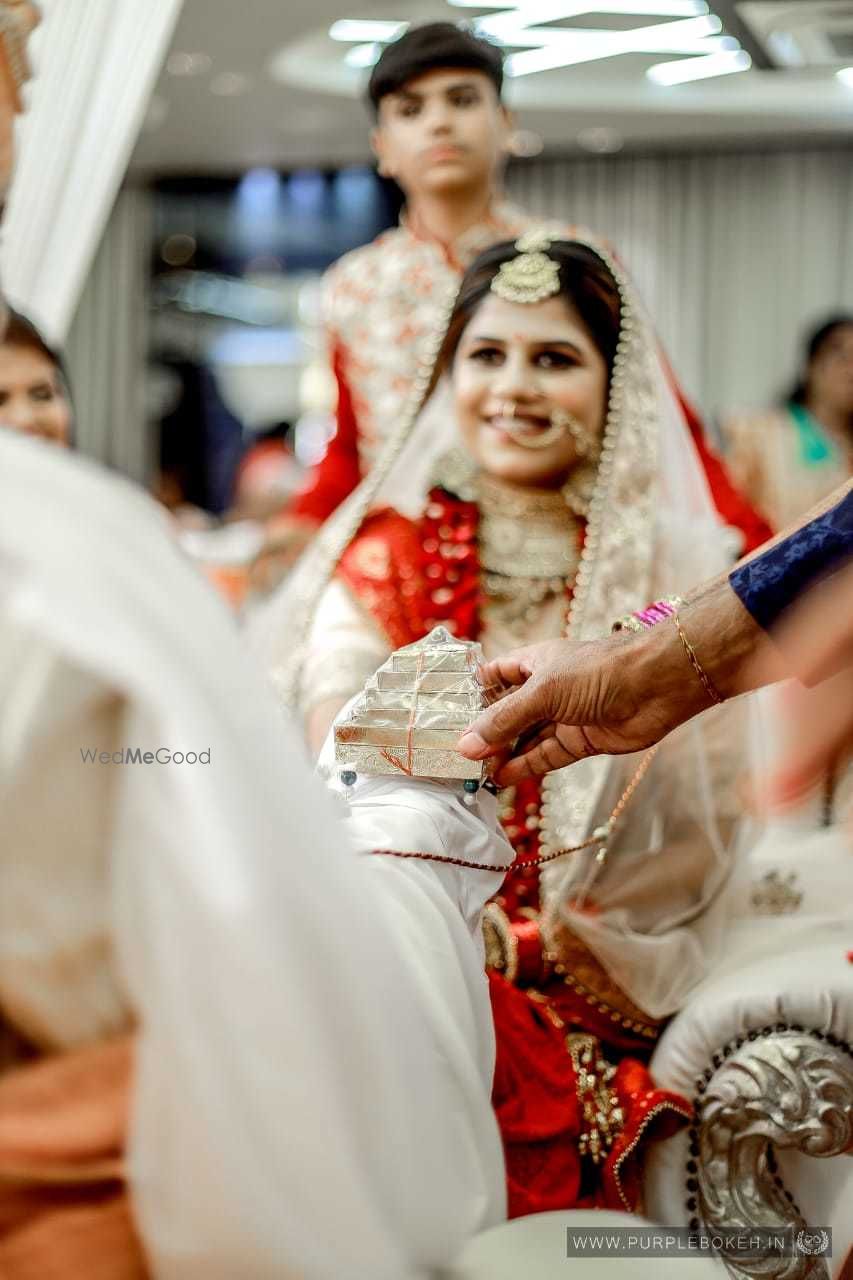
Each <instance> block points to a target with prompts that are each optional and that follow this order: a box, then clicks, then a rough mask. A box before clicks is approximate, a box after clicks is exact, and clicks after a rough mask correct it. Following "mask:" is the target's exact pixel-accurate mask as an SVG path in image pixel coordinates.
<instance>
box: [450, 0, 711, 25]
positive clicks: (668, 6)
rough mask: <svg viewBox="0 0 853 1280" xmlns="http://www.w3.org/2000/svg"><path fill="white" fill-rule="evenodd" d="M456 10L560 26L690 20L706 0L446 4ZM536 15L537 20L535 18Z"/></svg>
mask: <svg viewBox="0 0 853 1280" xmlns="http://www.w3.org/2000/svg"><path fill="white" fill-rule="evenodd" d="M447 3H448V4H451V5H453V6H454V8H457V9H517V10H518V11H519V13H522V14H529V15H530V17H529V21H530V22H560V21H562V20H563V19H565V18H579V17H581V16H582V15H583V14H585V13H624V14H632V13H638V14H648V15H649V16H650V17H656V16H660V17H662V18H666V17H670V18H689V17H691V16H692V15H693V14H696V13H707V12H708V5H707V4H706V0H602V3H601V4H590V3H589V0H583V2H582V0H499V2H498V0H447ZM534 14H535V16H534Z"/></svg>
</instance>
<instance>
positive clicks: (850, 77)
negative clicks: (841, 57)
mask: <svg viewBox="0 0 853 1280" xmlns="http://www.w3.org/2000/svg"><path fill="white" fill-rule="evenodd" d="M835 75H836V77H837V79H839V80H840V81H841V83H842V84H846V85H847V87H848V89H853V67H842V68H841V70H840V71H836V73H835Z"/></svg>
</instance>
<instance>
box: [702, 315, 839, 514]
mask: <svg viewBox="0 0 853 1280" xmlns="http://www.w3.org/2000/svg"><path fill="white" fill-rule="evenodd" d="M723 435H724V437H725V440H726V446H727V451H728V461H729V469H730V471H731V473H732V477H733V479H734V480H735V481H736V482H737V483H738V484H739V485H740V487H741V489H742V490H743V491H744V492H745V493H746V494H747V495H748V496H749V498H751V500H752V502H753V503H754V504H755V506H756V507H758V508H759V510H760V511H761V512H762V514H763V515H764V516H766V518H767V519H768V520H769V521H770V524H771V525H772V526H773V528H774V530H778V529H783V528H785V526H786V525H789V524H791V523H792V522H793V521H794V520H796V519H797V517H798V516H801V515H803V513H804V512H806V511H808V510H809V508H810V507H813V506H814V504H815V503H816V502H819V501H820V499H821V498H825V497H826V495H827V494H829V493H831V492H832V490H833V489H835V488H837V486H838V485H839V484H841V483H843V481H844V480H847V479H849V477H850V476H851V475H853V315H838V316H832V317H831V318H830V319H829V320H826V321H825V322H824V323H823V324H821V325H820V326H819V328H817V329H816V330H815V331H814V332H813V333H812V334H811V336H810V337H809V339H808V341H807V343H806V352H805V368H804V370H803V374H802V376H801V378H800V380H799V381H798V382H797V384H796V386H795V387H794V389H793V390H792V391H791V392H790V394H789V395H788V396H787V397H786V398H785V400H784V402H783V404H782V406H781V407H780V408H777V409H771V410H770V411H769V412H765V413H759V414H749V415H744V416H739V417H734V418H732V419H731V420H730V421H729V422H727V423H725V424H724V425H723Z"/></svg>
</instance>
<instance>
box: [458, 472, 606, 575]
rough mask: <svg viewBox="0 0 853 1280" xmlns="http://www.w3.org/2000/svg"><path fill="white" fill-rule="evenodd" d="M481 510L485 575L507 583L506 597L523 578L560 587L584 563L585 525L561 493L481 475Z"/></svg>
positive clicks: (480, 540) (478, 488)
mask: <svg viewBox="0 0 853 1280" xmlns="http://www.w3.org/2000/svg"><path fill="white" fill-rule="evenodd" d="M477 505H478V506H479V508H480V527H479V543H480V564H481V566H482V568H483V570H484V572H485V574H486V575H491V576H492V577H502V578H506V579H508V582H507V584H506V590H505V591H504V592H502V594H509V592H512V591H515V590H517V587H518V582H519V579H525V580H528V581H535V582H537V583H540V584H541V583H542V582H543V580H544V581H547V582H548V583H549V584H551V585H552V589H553V584H554V583H555V581H556V580H557V579H559V580H561V584H562V585H561V589H564V588H565V583H566V581H567V580H568V579H569V578H570V577H574V574H575V573H576V572H577V567H578V563H579V561H580V522H579V520H578V519H577V517H576V516H575V515H574V514H573V513H572V512H571V511H570V510H569V508H568V505H567V503H566V500H565V498H564V496H563V494H562V493H560V492H551V491H549V490H543V489H528V490H525V489H518V488H516V487H514V486H511V485H504V484H501V482H500V481H498V480H495V479H494V477H492V476H486V475H483V474H482V473H481V474H480V475H479V476H478V477H477Z"/></svg>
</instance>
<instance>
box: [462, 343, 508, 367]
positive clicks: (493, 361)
mask: <svg viewBox="0 0 853 1280" xmlns="http://www.w3.org/2000/svg"><path fill="white" fill-rule="evenodd" d="M503 354H504V353H503V351H501V349H500V347H475V349H474V350H473V351H472V352H471V353H470V355H469V356H468V359H469V360H476V361H477V363H478V364H486V365H497V364H500V362H501V361H502V360H503Z"/></svg>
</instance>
